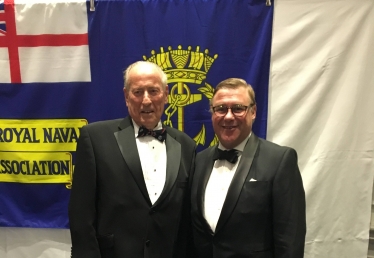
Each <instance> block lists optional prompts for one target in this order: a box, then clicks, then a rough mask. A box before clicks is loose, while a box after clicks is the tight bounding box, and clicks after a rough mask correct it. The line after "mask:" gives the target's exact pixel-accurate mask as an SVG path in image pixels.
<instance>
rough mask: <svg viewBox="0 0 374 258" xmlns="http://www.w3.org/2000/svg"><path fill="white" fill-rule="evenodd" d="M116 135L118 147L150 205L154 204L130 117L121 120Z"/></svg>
mask: <svg viewBox="0 0 374 258" xmlns="http://www.w3.org/2000/svg"><path fill="white" fill-rule="evenodd" d="M114 136H115V137H116V139H117V143H118V147H119V149H120V151H121V153H122V156H123V158H124V160H125V162H126V164H127V166H128V168H129V170H130V173H131V174H132V176H133V177H134V180H135V182H136V183H137V185H138V187H139V189H140V191H141V193H142V194H143V196H144V198H145V199H146V200H147V202H148V203H149V205H152V203H151V200H150V198H149V195H148V191H147V187H146V185H145V181H144V176H143V170H142V166H141V163H140V158H139V154H138V148H137V147H136V142H135V132H134V126H133V125H132V123H131V118H130V117H126V118H125V119H123V120H122V121H121V123H120V124H119V131H118V132H115V133H114Z"/></svg>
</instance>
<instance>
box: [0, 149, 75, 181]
mask: <svg viewBox="0 0 374 258" xmlns="http://www.w3.org/2000/svg"><path fill="white" fill-rule="evenodd" d="M0 157H1V158H0V181H1V182H15V183H71V173H72V171H73V170H72V168H73V165H72V156H71V153H70V152H0Z"/></svg>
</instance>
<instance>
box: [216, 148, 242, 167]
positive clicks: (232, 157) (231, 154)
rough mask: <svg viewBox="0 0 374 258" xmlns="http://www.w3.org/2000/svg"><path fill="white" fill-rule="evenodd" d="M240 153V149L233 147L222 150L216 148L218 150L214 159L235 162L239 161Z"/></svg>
mask: <svg viewBox="0 0 374 258" xmlns="http://www.w3.org/2000/svg"><path fill="white" fill-rule="evenodd" d="M238 154H239V151H238V150H235V149H232V150H228V151H227V150H220V149H218V148H216V151H215V153H214V156H213V160H217V159H219V160H223V159H225V160H227V161H228V162H230V163H232V164H235V163H236V162H237V161H238Z"/></svg>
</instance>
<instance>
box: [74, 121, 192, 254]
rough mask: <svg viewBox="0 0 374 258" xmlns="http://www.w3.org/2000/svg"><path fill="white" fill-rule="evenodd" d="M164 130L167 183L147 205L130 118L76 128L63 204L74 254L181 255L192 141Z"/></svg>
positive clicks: (186, 223)
mask: <svg viewBox="0 0 374 258" xmlns="http://www.w3.org/2000/svg"><path fill="white" fill-rule="evenodd" d="M166 131H167V137H166V141H165V143H166V151H167V166H166V181H165V186H164V189H163V191H162V193H161V195H160V197H159V198H158V200H157V201H156V202H155V203H154V204H153V205H152V203H151V201H150V198H149V195H148V192H147V188H146V185H145V181H144V177H143V172H142V168H141V163H140V159H139V155H138V150H137V146H136V142H135V133H134V127H133V124H132V120H131V118H130V117H126V118H124V119H117V120H110V121H102V122H96V123H92V124H89V125H87V126H84V127H83V128H82V129H81V134H80V137H79V140H78V144H77V151H76V157H75V159H76V164H75V169H74V175H73V185H72V191H71V197H70V203H69V219H70V232H71V239H72V257H73V258H99V257H100V258H105V257H108V258H109V257H111V258H122V257H123V258H143V257H147V258H148V257H149V258H174V257H185V255H186V241H187V240H186V239H187V238H188V235H187V234H188V230H189V225H190V224H189V223H190V220H189V215H190V212H189V209H190V207H189V203H190V200H189V199H190V193H189V187H188V185H189V179H190V177H191V176H192V172H193V167H194V159H195V149H196V144H195V142H194V141H193V140H192V139H191V138H190V137H188V136H187V135H186V134H185V133H183V132H180V131H178V130H176V129H173V128H170V127H166Z"/></svg>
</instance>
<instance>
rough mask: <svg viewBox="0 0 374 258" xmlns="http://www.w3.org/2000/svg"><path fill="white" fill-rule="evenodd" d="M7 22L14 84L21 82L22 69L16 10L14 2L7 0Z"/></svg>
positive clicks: (11, 75) (11, 72) (5, 8)
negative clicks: (18, 45)
mask: <svg viewBox="0 0 374 258" xmlns="http://www.w3.org/2000/svg"><path fill="white" fill-rule="evenodd" d="M4 10H5V22H6V25H7V33H6V41H7V42H10V43H11V44H8V53H9V62H10V78H11V82H12V83H20V82H21V69H20V62H19V55H18V47H17V36H16V16H15V8H14V0H5V6H4Z"/></svg>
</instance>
